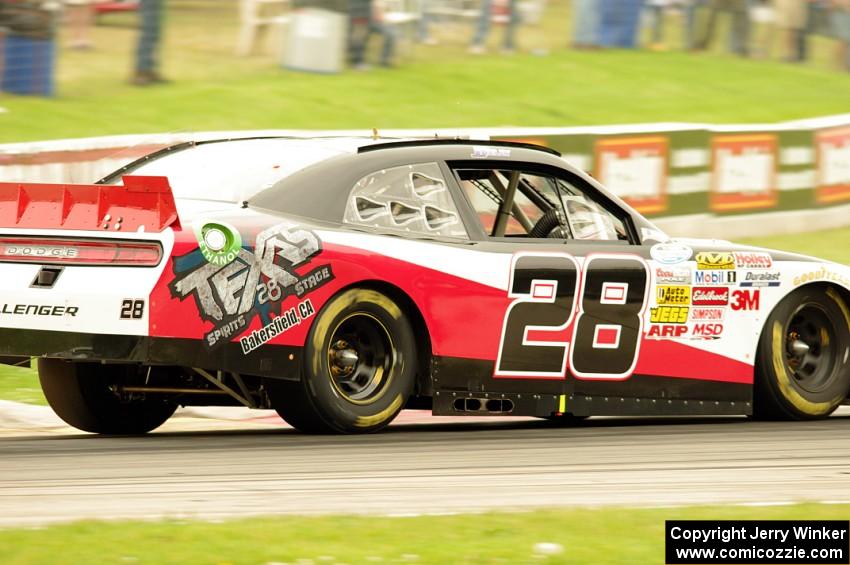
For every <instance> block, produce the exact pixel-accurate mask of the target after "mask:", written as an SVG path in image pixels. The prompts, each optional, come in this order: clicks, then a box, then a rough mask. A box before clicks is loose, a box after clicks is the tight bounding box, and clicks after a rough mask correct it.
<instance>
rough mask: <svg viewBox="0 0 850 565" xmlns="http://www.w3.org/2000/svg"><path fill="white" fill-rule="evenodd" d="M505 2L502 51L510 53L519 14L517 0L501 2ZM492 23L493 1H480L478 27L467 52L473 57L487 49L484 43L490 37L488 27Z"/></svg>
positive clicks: (512, 47) (512, 48)
mask: <svg viewBox="0 0 850 565" xmlns="http://www.w3.org/2000/svg"><path fill="white" fill-rule="evenodd" d="M502 1H503V3H505V2H506V5H504V4H503V5H504V7H505V8H506V11H507V13H506V16H507V22H506V24H505V37H504V41H503V43H502V50H503V51H505V52H507V53H511V52H513V50H514V45H515V44H514V34H515V33H516V26H517V23H519V13H518V12H517V6H516V4H517V0H502ZM492 21H493V0H482V1H481V12H480V14H479V15H478V26H477V27H476V29H475V36H474V37H473V38H472V45H470V46H469V52H470V53H473V54H475V55H480V54H481V53H484V52H485V51H486V50H487V48H486V47H485V43H486V41H487V36H488V35H490V26H491V24H492Z"/></svg>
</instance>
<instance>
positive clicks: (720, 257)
mask: <svg viewBox="0 0 850 565" xmlns="http://www.w3.org/2000/svg"><path fill="white" fill-rule="evenodd" d="M695 259H696V262H697V269H701V270H710V269H719V270H734V269H735V256H734V255H732V254H731V253H727V252H719V251H701V252H700V253H697V255H696V257H695Z"/></svg>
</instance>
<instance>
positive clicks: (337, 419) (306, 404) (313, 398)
mask: <svg viewBox="0 0 850 565" xmlns="http://www.w3.org/2000/svg"><path fill="white" fill-rule="evenodd" d="M416 366H417V362H416V340H415V339H414V335H413V330H412V329H411V325H410V322H409V320H408V318H407V316H406V315H405V313H404V312H403V311H402V310H401V308H400V307H399V306H398V305H397V304H396V303H395V302H393V300H392V299H391V298H389V297H388V296H386V295H384V294H381V293H380V292H376V291H374V290H370V289H360V288H355V289H351V290H347V291H345V292H343V293H342V294H340V295H339V296H337V297H335V298H333V299H332V300H331V301H330V302H328V304H326V305H325V306H324V308H322V310H321V311H320V312H319V314H318V316H317V318H316V320H315V322H314V323H313V327H312V328H311V329H310V333H309V335H308V336H307V343H306V345H305V347H304V365H303V372H302V378H301V380H300V381H299V382H288V381H282V380H271V381H270V382H269V385H268V388H269V397H270V398H271V401H272V405H273V406H274V408H275V410H277V412H278V414H280V416H281V417H282V418H283V419H284V420H286V421H287V423H289V424H290V425H291V426H292V427H294V428H296V429H298V430H300V431H302V432H307V433H332V432H333V433H364V432H374V431H377V430H380V429H381V428H383V427H385V426H386V425H388V424H389V423H390V422H391V421H392V420H393V418H395V417H396V415H397V414H398V413H399V412H400V411H401V409H402V408H403V407H404V405H405V403H406V402H407V399H408V397H409V396H410V394H411V393H412V391H413V384H414V379H415V376H416Z"/></svg>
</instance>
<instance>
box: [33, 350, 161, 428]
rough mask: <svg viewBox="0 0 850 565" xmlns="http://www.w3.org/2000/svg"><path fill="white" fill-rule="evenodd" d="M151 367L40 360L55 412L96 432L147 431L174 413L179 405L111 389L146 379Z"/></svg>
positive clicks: (44, 387)
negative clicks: (122, 394) (131, 396)
mask: <svg viewBox="0 0 850 565" xmlns="http://www.w3.org/2000/svg"><path fill="white" fill-rule="evenodd" d="M151 370H154V369H153V368H150V367H147V368H143V367H137V366H135V365H104V364H101V363H72V362H68V361H62V360H61V359H39V360H38V378H39V381H41V389H42V391H44V397H45V398H46V399H47V403H48V404H50V407H51V408H53V411H54V412H56V415H57V416H59V417H60V418H62V420H64V421H65V422H66V423H68V424H69V425H71V426H73V427H75V428H77V429H79V430H82V431H84V432H93V433H96V434H122V435H124V434H127V435H136V434H145V433H147V432H149V431H151V430H154V429H156V428H158V427H160V426H161V425H162V424H164V423H165V421H166V420H168V419H169V418H170V417H171V415H172V414H174V411H175V410H177V405H176V404H172V403H169V402H165V401H164V400H160V399H158V398H155V397H141V398H137V399H133V400H122V399H121V398H120V397H119V396H118V395H117V394H115V393H114V392H113V391H112V390H110V386H112V385H116V384H119V383H123V384H129V383H131V382H132V381H133V380H134V379H144V378H145V375H144V374H142V372H148V371H151ZM147 376H148V377H149V376H150V375H149V374H148V375H147Z"/></svg>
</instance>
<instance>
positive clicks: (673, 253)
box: [649, 243, 694, 265]
mask: <svg viewBox="0 0 850 565" xmlns="http://www.w3.org/2000/svg"><path fill="white" fill-rule="evenodd" d="M693 253H694V251H693V249H691V248H690V247H688V246H687V245H683V244H681V243H656V244H655V245H653V246H652V247H650V248H649V254H650V256H651V257H652V258H653V259H655V260H656V261H658V262H659V263H661V264H663V265H675V264H676V263H683V262H685V261H687V260H688V259H690V258H691V255H693Z"/></svg>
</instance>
